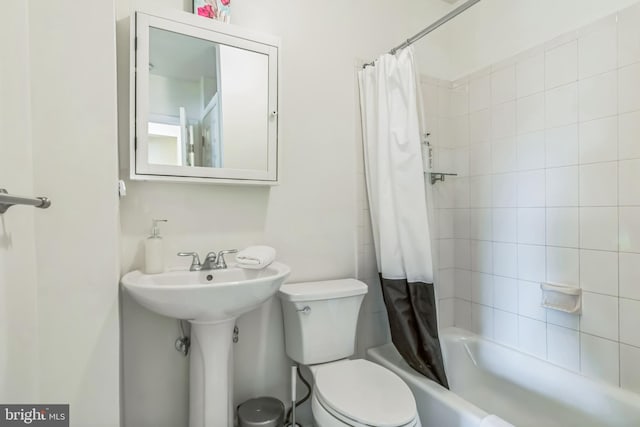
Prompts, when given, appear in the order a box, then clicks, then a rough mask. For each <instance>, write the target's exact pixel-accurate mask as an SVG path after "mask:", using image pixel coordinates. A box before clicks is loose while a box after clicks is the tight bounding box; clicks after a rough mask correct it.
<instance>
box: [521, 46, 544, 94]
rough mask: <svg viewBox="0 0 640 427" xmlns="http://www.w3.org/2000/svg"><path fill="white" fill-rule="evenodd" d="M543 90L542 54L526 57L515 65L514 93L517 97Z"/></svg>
mask: <svg viewBox="0 0 640 427" xmlns="http://www.w3.org/2000/svg"><path fill="white" fill-rule="evenodd" d="M543 90H544V54H543V53H542V52H541V53H539V54H537V55H534V56H531V57H528V58H526V59H523V60H522V61H519V62H518V64H517V65H516V93H517V96H518V98H522V97H524V96H527V95H531V94H534V93H538V92H542V91H543Z"/></svg>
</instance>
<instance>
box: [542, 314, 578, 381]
mask: <svg viewBox="0 0 640 427" xmlns="http://www.w3.org/2000/svg"><path fill="white" fill-rule="evenodd" d="M547 359H548V360H549V361H550V362H551V363H555V364H556V365H560V366H562V367H563V368H567V369H570V370H572V371H576V372H580V333H579V332H578V331H576V330H573V329H568V328H563V327H561V326H555V325H549V324H547Z"/></svg>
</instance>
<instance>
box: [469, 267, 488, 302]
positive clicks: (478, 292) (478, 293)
mask: <svg viewBox="0 0 640 427" xmlns="http://www.w3.org/2000/svg"><path fill="white" fill-rule="evenodd" d="M471 301H472V302H475V303H476V304H483V305H488V306H493V276H492V275H491V274H487V273H478V272H475V271H474V272H472V273H471Z"/></svg>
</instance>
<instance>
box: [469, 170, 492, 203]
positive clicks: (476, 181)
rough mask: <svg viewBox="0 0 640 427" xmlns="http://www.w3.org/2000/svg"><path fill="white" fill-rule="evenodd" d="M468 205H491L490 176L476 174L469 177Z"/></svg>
mask: <svg viewBox="0 0 640 427" xmlns="http://www.w3.org/2000/svg"><path fill="white" fill-rule="evenodd" d="M469 206H471V207H472V208H488V207H491V176H489V175H485V176H476V177H472V178H470V179H469Z"/></svg>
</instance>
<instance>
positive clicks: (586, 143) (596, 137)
mask: <svg viewBox="0 0 640 427" xmlns="http://www.w3.org/2000/svg"><path fill="white" fill-rule="evenodd" d="M617 158H618V119H617V117H615V116H614V117H606V118H604V119H598V120H592V121H589V122H585V123H581V124H580V163H595V162H607V161H611V160H616V159H617Z"/></svg>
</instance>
